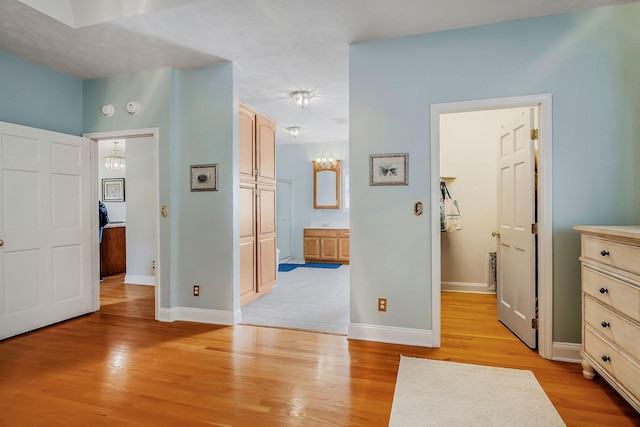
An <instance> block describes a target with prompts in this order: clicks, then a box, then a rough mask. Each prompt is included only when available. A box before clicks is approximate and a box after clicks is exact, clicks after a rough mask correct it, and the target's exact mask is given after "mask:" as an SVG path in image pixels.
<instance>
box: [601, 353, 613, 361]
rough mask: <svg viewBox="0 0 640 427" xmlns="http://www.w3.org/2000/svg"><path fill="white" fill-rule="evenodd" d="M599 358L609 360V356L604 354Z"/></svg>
mask: <svg viewBox="0 0 640 427" xmlns="http://www.w3.org/2000/svg"><path fill="white" fill-rule="evenodd" d="M601 359H602V361H603V362H608V361H610V360H611V358H610V357H609V356H605V355H602V357H601Z"/></svg>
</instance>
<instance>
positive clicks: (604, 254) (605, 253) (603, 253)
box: [600, 249, 609, 256]
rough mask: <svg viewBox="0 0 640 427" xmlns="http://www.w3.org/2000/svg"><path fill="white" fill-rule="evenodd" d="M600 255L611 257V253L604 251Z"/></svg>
mask: <svg viewBox="0 0 640 427" xmlns="http://www.w3.org/2000/svg"><path fill="white" fill-rule="evenodd" d="M600 255H602V256H607V255H609V251H605V250H604V249H603V250H602V252H600Z"/></svg>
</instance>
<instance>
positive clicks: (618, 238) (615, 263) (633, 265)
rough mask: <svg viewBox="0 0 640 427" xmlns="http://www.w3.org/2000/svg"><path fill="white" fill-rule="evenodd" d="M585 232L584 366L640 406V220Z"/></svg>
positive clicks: (589, 374) (582, 230)
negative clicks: (634, 223) (622, 225)
mask: <svg viewBox="0 0 640 427" xmlns="http://www.w3.org/2000/svg"><path fill="white" fill-rule="evenodd" d="M574 228H575V229H576V230H577V231H579V232H580V233H581V234H582V256H581V257H580V261H581V262H582V368H583V371H582V372H583V374H584V376H585V377H586V378H589V379H592V378H594V376H595V372H598V373H599V374H600V375H601V376H602V378H604V379H605V380H606V381H607V382H609V384H611V385H612V386H613V387H614V388H615V389H616V390H617V391H618V392H619V393H620V394H621V395H622V396H623V397H624V398H625V399H626V400H627V401H628V402H629V403H630V404H631V405H632V406H633V407H634V408H635V409H636V410H637V411H640V226H637V227H636V226H629V227H616V226H610V227H607V226H602V227H597V226H593V227H591V226H576V227H574Z"/></svg>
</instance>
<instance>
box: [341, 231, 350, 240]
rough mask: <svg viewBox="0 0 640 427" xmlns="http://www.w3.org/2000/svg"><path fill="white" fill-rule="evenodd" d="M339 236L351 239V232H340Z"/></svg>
mask: <svg viewBox="0 0 640 427" xmlns="http://www.w3.org/2000/svg"><path fill="white" fill-rule="evenodd" d="M339 234H340V237H342V238H347V239H348V238H349V230H340V232H339Z"/></svg>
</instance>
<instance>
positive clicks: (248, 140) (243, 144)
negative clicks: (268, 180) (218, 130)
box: [238, 105, 256, 181]
mask: <svg viewBox="0 0 640 427" xmlns="http://www.w3.org/2000/svg"><path fill="white" fill-rule="evenodd" d="M255 117H256V116H255V114H254V113H253V112H252V111H251V110H249V109H247V108H245V107H243V106H242V105H241V106H240V114H239V120H238V122H239V126H240V129H239V148H240V180H241V181H243V180H244V181H247V180H249V181H250V180H254V179H255V178H254V176H255V168H256V161H255V152H256V144H255V140H256V138H255Z"/></svg>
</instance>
